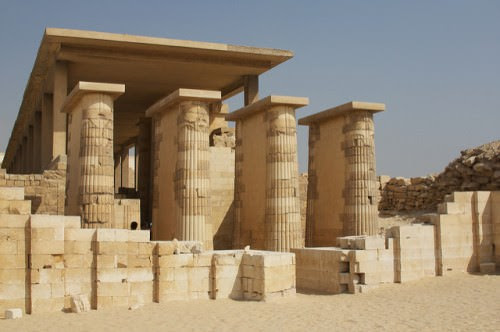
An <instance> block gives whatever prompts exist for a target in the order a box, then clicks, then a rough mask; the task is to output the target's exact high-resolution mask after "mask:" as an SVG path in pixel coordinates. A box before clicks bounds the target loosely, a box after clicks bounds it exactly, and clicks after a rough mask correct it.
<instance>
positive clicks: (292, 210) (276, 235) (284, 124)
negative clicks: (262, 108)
mask: <svg viewBox="0 0 500 332" xmlns="http://www.w3.org/2000/svg"><path fill="white" fill-rule="evenodd" d="M267 117H268V122H267V123H268V129H267V165H266V168H267V179H266V229H267V230H266V249H267V250H272V251H289V250H290V248H300V247H302V236H301V224H300V202H299V195H298V193H299V181H298V177H299V171H298V161H297V132H296V124H295V109H294V108H293V107H290V106H276V107H272V108H271V109H270V110H269V111H268V113H267Z"/></svg>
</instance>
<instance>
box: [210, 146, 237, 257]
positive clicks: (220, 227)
mask: <svg viewBox="0 0 500 332" xmlns="http://www.w3.org/2000/svg"><path fill="white" fill-rule="evenodd" d="M234 156H235V152H234V148H231V147H217V146H211V147H210V200H211V206H212V215H211V225H210V227H211V232H209V233H212V234H213V243H214V249H217V250H220V249H231V248H232V246H233V232H234V229H233V227H234V206H233V200H234V168H235V167H234Z"/></svg>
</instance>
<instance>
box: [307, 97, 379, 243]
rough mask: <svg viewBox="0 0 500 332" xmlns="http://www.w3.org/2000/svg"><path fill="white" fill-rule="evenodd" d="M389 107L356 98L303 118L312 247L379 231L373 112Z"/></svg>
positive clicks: (308, 214)
mask: <svg viewBox="0 0 500 332" xmlns="http://www.w3.org/2000/svg"><path fill="white" fill-rule="evenodd" d="M383 110H385V105H384V104H379V103H365V102H357V101H353V102H349V103H346V104H343V105H340V106H337V107H333V108H330V109H327V110H325V111H323V112H319V113H316V114H313V115H310V116H307V117H305V118H302V119H300V120H299V124H301V125H308V126H309V170H308V171H309V184H308V193H307V221H306V234H307V239H306V241H307V242H306V244H307V246H308V247H323V246H335V245H336V244H337V243H336V242H337V240H336V239H337V237H341V236H349V235H364V234H366V235H374V234H377V231H378V225H377V223H378V211H377V195H378V190H377V186H376V173H375V145H374V137H373V136H374V126H373V114H374V113H377V112H381V111H383Z"/></svg>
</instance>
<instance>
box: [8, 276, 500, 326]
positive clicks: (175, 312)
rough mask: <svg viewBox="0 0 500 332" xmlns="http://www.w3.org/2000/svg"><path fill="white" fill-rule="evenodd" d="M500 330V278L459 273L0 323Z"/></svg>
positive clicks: (36, 317) (54, 315)
mask: <svg viewBox="0 0 500 332" xmlns="http://www.w3.org/2000/svg"><path fill="white" fill-rule="evenodd" d="M338 329H345V330H346V331H365V332H366V331H376V330H391V331H450V330H451V331H499V330H500V275H490V276H488V275H484V276H480V275H470V274H464V273H457V274H453V275H450V276H446V277H427V278H425V279H422V280H419V281H414V282H409V283H406V284H387V285H382V286H380V287H379V288H377V289H374V290H371V291H370V292H368V293H364V294H356V295H349V294H342V295H307V294H297V296H296V297H293V298H286V299H279V300H274V301H272V302H242V301H232V300H216V301H210V300H205V301H185V302H177V301H176V302H170V303H166V304H149V305H146V306H144V307H141V308H139V309H137V310H133V311H129V310H127V309H126V308H113V309H108V310H102V311H91V312H86V313H83V314H73V313H62V312H58V313H51V314H46V315H32V316H26V317H24V318H22V319H18V320H0V331H66V332H77V331H124V332H125V331H142V332H144V331H173V330H175V331H306V330H308V331H326V330H338Z"/></svg>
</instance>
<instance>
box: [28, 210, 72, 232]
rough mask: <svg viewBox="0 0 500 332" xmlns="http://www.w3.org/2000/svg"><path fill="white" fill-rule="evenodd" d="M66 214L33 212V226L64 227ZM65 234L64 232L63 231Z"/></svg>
mask: <svg viewBox="0 0 500 332" xmlns="http://www.w3.org/2000/svg"><path fill="white" fill-rule="evenodd" d="M65 218H66V216H55V215H44V214H32V215H31V216H30V226H31V228H32V229H33V228H60V229H64V221H65ZM63 234H64V233H63Z"/></svg>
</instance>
